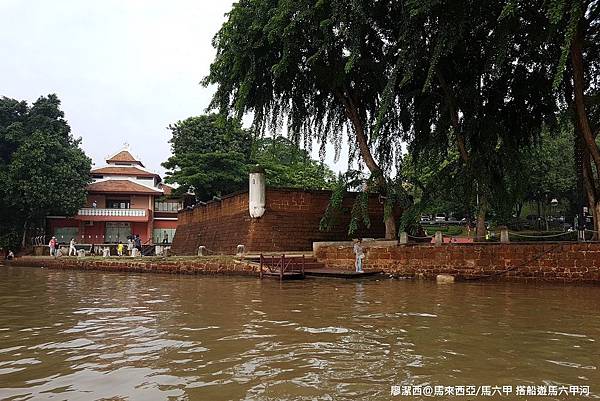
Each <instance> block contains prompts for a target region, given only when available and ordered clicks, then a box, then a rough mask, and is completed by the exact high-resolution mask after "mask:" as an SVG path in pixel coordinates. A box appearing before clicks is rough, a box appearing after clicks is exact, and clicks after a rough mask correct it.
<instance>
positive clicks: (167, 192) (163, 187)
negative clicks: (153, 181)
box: [159, 183, 175, 195]
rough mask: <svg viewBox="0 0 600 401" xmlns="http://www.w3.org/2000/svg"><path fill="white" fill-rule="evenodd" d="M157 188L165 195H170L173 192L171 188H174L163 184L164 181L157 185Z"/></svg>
mask: <svg viewBox="0 0 600 401" xmlns="http://www.w3.org/2000/svg"><path fill="white" fill-rule="evenodd" d="M159 188H160V189H162V190H163V192H164V194H165V195H171V194H172V193H173V190H174V189H175V188H173V187H172V186H170V185H167V184H164V183H161V184H160V185H159Z"/></svg>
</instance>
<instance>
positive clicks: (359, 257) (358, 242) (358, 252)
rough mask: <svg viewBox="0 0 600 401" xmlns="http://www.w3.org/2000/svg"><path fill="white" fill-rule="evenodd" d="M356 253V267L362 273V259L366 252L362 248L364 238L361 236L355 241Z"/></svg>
mask: <svg viewBox="0 0 600 401" xmlns="http://www.w3.org/2000/svg"><path fill="white" fill-rule="evenodd" d="M354 255H355V257H356V258H355V260H354V267H355V268H356V272H357V273H362V271H363V266H362V261H363V259H364V257H365V254H364V252H363V249H362V239H361V238H359V239H358V240H356V242H355V243H354Z"/></svg>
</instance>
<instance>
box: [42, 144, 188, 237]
mask: <svg viewBox="0 0 600 401" xmlns="http://www.w3.org/2000/svg"><path fill="white" fill-rule="evenodd" d="M90 175H91V178H92V182H91V183H90V184H89V185H88V187H87V192H88V195H87V200H86V204H85V207H83V208H82V209H80V210H79V211H78V213H77V215H76V216H70V217H64V216H50V217H48V229H49V232H50V233H51V235H54V236H56V238H57V239H58V241H59V242H64V243H67V242H69V241H70V240H71V238H75V240H76V241H77V242H78V243H85V244H114V243H117V242H119V241H122V242H126V241H127V238H128V237H130V236H133V235H139V236H140V238H141V240H142V243H146V244H151V243H155V244H156V243H164V242H167V243H171V242H172V240H173V237H174V235H175V230H176V228H177V211H178V210H179V209H181V207H182V201H181V199H174V198H171V197H170V195H171V193H172V190H173V188H172V187H170V186H168V185H166V184H164V183H163V182H162V180H161V177H160V176H159V175H158V174H156V173H153V172H151V171H149V170H147V169H146V168H145V167H144V165H143V163H142V162H141V161H139V160H136V158H135V157H133V156H132V155H131V153H130V152H129V151H128V150H123V151H120V152H119V153H117V154H115V155H114V156H112V157H110V158H108V159H107V160H106V165H105V166H103V167H99V168H94V169H92V171H91V172H90Z"/></svg>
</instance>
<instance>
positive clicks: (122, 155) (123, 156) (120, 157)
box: [106, 150, 144, 167]
mask: <svg viewBox="0 0 600 401" xmlns="http://www.w3.org/2000/svg"><path fill="white" fill-rule="evenodd" d="M106 162H107V163H119V162H127V163H136V164H139V165H140V166H142V167H144V165H143V164H142V162H141V161H139V160H136V159H135V157H133V156H132V155H131V153H129V152H128V151H126V150H122V151H120V152H119V153H117V154H116V155H114V156H113V157H111V158H110V159H107V160H106Z"/></svg>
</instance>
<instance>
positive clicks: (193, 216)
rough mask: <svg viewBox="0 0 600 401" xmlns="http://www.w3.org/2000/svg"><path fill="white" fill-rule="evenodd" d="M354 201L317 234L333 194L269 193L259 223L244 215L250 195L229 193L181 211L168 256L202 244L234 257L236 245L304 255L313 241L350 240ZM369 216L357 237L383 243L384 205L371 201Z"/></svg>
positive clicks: (347, 199) (187, 252) (347, 200)
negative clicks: (368, 226)
mask: <svg viewBox="0 0 600 401" xmlns="http://www.w3.org/2000/svg"><path fill="white" fill-rule="evenodd" d="M355 196H356V194H352V193H349V194H346V196H345V197H344V200H343V203H342V207H343V208H344V209H345V210H346V213H340V214H339V215H338V216H337V217H338V219H337V221H336V225H335V227H333V229H332V230H330V231H320V230H319V223H320V221H321V218H322V216H323V214H324V212H325V210H326V208H327V205H328V204H329V200H330V198H331V191H314V190H298V189H274V188H267V190H266V210H265V213H264V215H263V216H262V217H260V218H257V219H253V218H251V217H250V214H249V212H248V192H247V191H245V192H242V193H237V194H233V195H230V196H228V197H224V198H223V199H222V200H221V201H216V202H209V203H207V204H206V205H199V206H197V207H195V208H194V209H193V210H183V211H180V212H179V215H178V226H177V231H176V233H175V238H174V240H173V247H172V251H173V252H174V253H175V254H177V255H195V254H196V253H197V250H198V247H199V246H200V245H203V246H205V247H207V248H208V250H209V251H214V252H223V253H226V254H232V253H235V249H236V247H237V245H239V244H243V245H245V247H246V251H247V252H253V251H302V250H311V249H312V243H313V242H314V241H343V240H348V239H349V238H348V235H347V232H348V223H349V221H350V213H349V211H350V210H351V209H352V205H353V204H354V199H355ZM369 217H370V220H371V227H370V229H364V228H363V229H362V230H359V232H358V233H357V234H356V236H361V237H368V238H383V237H384V236H385V225H384V224H383V205H382V204H381V203H380V202H379V198H378V196H376V195H373V196H371V197H370V199H369Z"/></svg>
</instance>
